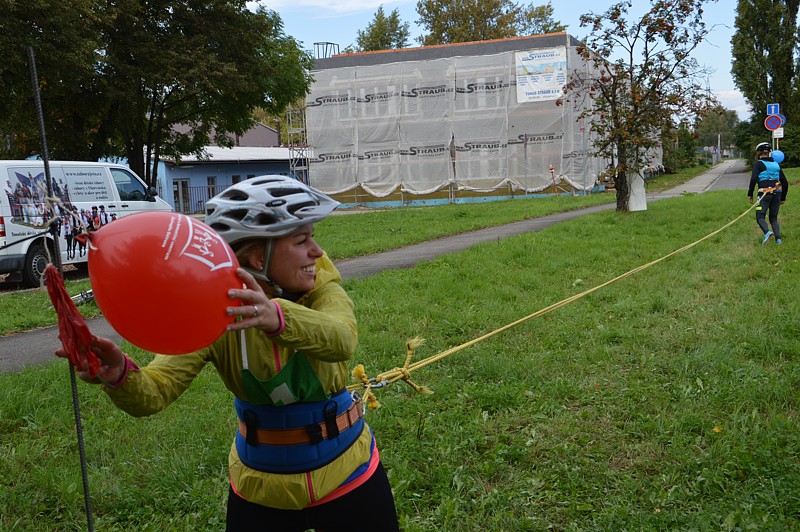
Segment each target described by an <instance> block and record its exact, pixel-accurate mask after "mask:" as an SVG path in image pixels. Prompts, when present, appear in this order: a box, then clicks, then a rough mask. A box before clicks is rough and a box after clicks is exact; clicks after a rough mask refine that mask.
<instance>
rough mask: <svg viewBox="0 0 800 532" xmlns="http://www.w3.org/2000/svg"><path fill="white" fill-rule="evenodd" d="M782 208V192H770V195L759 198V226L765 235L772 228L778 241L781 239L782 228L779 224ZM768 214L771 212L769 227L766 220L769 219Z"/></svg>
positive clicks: (757, 214)
mask: <svg viewBox="0 0 800 532" xmlns="http://www.w3.org/2000/svg"><path fill="white" fill-rule="evenodd" d="M780 208H781V193H780V192H770V193H768V194H764V195H763V196H761V197H760V198H759V200H758V206H757V207H756V222H758V226H759V227H760V228H761V230H762V231H763V232H764V233H766V232H767V231H769V228H770V226H771V227H772V232H773V233H774V234H775V239H776V240H777V239H778V238H780V237H781V226H780V224H779V223H778V211H779V210H780ZM767 212H769V225H767V221H766V219H765V218H766V217H767Z"/></svg>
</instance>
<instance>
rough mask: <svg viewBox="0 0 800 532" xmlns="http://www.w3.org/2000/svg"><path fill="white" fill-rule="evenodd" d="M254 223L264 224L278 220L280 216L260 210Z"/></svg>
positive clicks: (270, 223)
mask: <svg viewBox="0 0 800 532" xmlns="http://www.w3.org/2000/svg"><path fill="white" fill-rule="evenodd" d="M255 222H256V223H255V225H259V226H265V225H272V224H274V223H278V222H280V218H278V217H277V216H275V215H273V214H270V213H268V212H260V213H258V216H256V219H255Z"/></svg>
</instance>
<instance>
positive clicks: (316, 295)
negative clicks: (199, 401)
mask: <svg viewBox="0 0 800 532" xmlns="http://www.w3.org/2000/svg"><path fill="white" fill-rule="evenodd" d="M316 267H317V275H316V280H315V283H314V288H313V289H312V290H311V291H310V292H308V293H307V294H304V295H303V296H302V297H301V298H300V299H299V300H298V301H297V302H292V301H288V300H286V299H280V298H277V299H275V300H274V301H276V302H277V303H278V304H279V305H280V306H281V309H282V311H283V316H284V320H285V324H286V326H285V329H284V330H283V332H281V333H280V334H279V335H277V336H267V335H266V334H265V333H264V332H263V331H260V330H257V329H245V334H244V337H245V339H246V340H245V341H246V342H247V356H248V366H249V369H250V371H251V372H253V373H254V374H255V375H256V376H257V377H258V378H259V379H262V380H266V379H269V378H271V377H273V376H274V375H275V374H276V363H275V359H274V357H275V356H276V355H277V356H279V358H280V365H281V367H284V366H285V365H286V363H287V362H288V360H289V359H290V358H291V357H292V356H294V354H295V351H302V352H303V353H304V354H305V355H306V356H307V358H308V360H309V361H310V363H311V367H312V368H313V370H314V372H315V373H316V376H317V378H318V379H319V381H320V383H321V384H322V386H323V387H324V389H325V391H326V393H327V394H328V396H330V395H333V394H334V393H336V392H339V391H341V390H342V389H344V388H345V386H346V385H347V384H348V382H349V375H350V372H349V360H350V357H351V356H352V355H353V353H354V352H355V349H356V344H357V341H358V332H357V328H356V318H355V314H354V309H353V303H352V301H351V300H350V298H349V297H348V296H347V294H346V293H345V291H344V290H343V289H342V287H341V286H340V285H339V282H340V281H341V275H340V274H339V271H338V270H337V269H336V267H335V266H334V265H333V263H332V262H331V260H330V259H329V258H328V256H327V255H323V256H322V257H320V258H319V259H317V263H316ZM240 338H241V333H240V332H239V331H234V332H227V333H225V334H223V335H222V337H220V338H219V339H218V340H217V341H216V342H214V343H213V344H212V345H210V346H208V347H206V348H204V349H201V350H199V351H196V352H194V353H189V354H186V355H177V356H167V355H156V357H155V358H154V359H153V361H152V362H151V363H150V364H148V365H147V366H146V367H144V368H142V369H140V370H138V371H137V370H132V371H130V372H129V373H128V375H127V378H126V379H125V380H124V382H123V384H122V385H121V386H120V387H119V388H111V387H105V391H106V393H107V394H108V396H109V397H110V398H111V400H112V401H113V402H114V403H115V404H116V405H117V406H118V407H119V408H121V409H122V410H124V411H125V412H127V413H129V414H131V415H133V416H137V417H138V416H147V415H150V414H154V413H156V412H158V411H160V410H162V409H164V408H166V407H167V406H168V405H169V404H170V403H172V402H173V401H174V400H176V399H177V398H178V397H179V396H180V394H181V393H183V391H184V390H186V389H187V388H188V387H189V385H190V384H191V383H192V380H193V379H194V377H195V376H196V375H197V374H198V373H199V372H200V371H201V370H202V369H203V366H205V364H206V363H207V362H211V363H212V364H214V366H215V367H216V369H217V371H218V372H219V375H220V376H221V377H222V379H223V381H224V382H225V386H226V387H227V388H228V389H229V390H230V391H231V392H232V393H233V394H234V395H235V396H236V397H239V398H240V399H244V400H247V397H246V395H245V392H244V388H243V385H242V366H243V365H242V354H241V353H242V350H241V341H240ZM236 430H237V427H236V426H232V427H231V433H232V434H234V435H235V433H236ZM371 445H372V432H371V431H370V430H369V428H368V427H366V426H365V427H364V430H363V432H362V433H361V436H360V437H359V438H358V439H357V440H356V441H355V443H353V444H352V445H351V446H350V448H349V449H347V450H346V451H345V452H344V453H343V454H341V455H340V456H339V457H338V458H336V459H335V460H334V461H333V462H331V463H329V464H327V465H325V466H323V467H320V468H318V469H316V470H313V471H310V472H306V473H293V474H278V473H266V472H263V471H258V470H255V469H251V468H249V467H247V466H245V465H244V464H243V463H242V462H241V460H240V459H239V456H238V454H237V452H236V447H235V445H232V446H231V451H230V454H229V458H228V466H229V470H230V480H231V484H232V486H233V489H234V490H235V491H236V493H238V494H239V495H240V496H241V497H243V498H244V499H246V500H248V501H250V502H254V503H256V504H261V505H263V506H269V507H272V508H283V509H302V508H305V507H306V506H308V505H310V504H312V503H314V502H316V501H319V500H320V499H322V498H324V497H325V496H326V495H328V494H330V493H331V492H332V491H334V490H335V489H336V488H337V487H339V486H340V485H341V484H342V482H344V481H345V480H346V479H347V478H348V477H349V476H350V474H351V473H353V472H354V471H355V470H356V469H357V468H358V467H359V466H361V465H362V464H365V463H367V462H369V461H370V448H371Z"/></svg>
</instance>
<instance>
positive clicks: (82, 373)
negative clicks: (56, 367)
mask: <svg viewBox="0 0 800 532" xmlns="http://www.w3.org/2000/svg"><path fill="white" fill-rule="evenodd" d="M89 350H90V351H91V352H92V353H94V354H95V355H96V356H97V358H99V359H100V368H99V371H98V372H97V375H96V376H95V377H92V376H91V375H89V370H81V369H78V377H80V378H81V380H83V381H86V382H88V383H90V384H108V385H111V386H113V385H115V384H117V383H119V381H120V379H121V378H122V375H123V374H124V373H125V365H126V364H127V361H126V360H125V358H126V357H125V353H123V352H122V350H121V349H120V348H119V346H118V345H117V344H115V343H114V342H112V341H111V340H109V339H108V338H98V337H97V336H93V337H92V341H91V342H89ZM56 356H58V357H61V358H68V356H67V353H66V351H64V348H63V347H61V348H58V349H57V350H56Z"/></svg>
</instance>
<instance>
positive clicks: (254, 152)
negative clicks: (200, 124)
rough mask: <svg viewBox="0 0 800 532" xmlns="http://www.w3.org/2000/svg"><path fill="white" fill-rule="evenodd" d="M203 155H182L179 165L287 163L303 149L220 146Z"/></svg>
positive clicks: (207, 147) (208, 147)
mask: <svg viewBox="0 0 800 532" xmlns="http://www.w3.org/2000/svg"><path fill="white" fill-rule="evenodd" d="M204 150H205V155H204V156H203V157H202V158H201V157H198V156H196V155H184V156H182V157H181V158H180V164H188V163H191V164H214V163H237V162H242V163H244V162H247V163H252V162H258V161H288V160H290V159H293V158H297V156H298V155H299V156H301V157H303V156H304V155H305V149H304V148H298V149H296V150H292V149H290V148H288V147H284V146H282V147H274V148H258V147H250V146H234V147H233V148H223V147H221V146H206V147H205V148H204ZM164 162H165V163H168V164H175V160H173V159H164Z"/></svg>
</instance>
